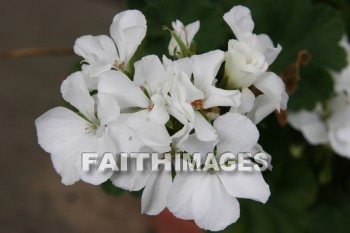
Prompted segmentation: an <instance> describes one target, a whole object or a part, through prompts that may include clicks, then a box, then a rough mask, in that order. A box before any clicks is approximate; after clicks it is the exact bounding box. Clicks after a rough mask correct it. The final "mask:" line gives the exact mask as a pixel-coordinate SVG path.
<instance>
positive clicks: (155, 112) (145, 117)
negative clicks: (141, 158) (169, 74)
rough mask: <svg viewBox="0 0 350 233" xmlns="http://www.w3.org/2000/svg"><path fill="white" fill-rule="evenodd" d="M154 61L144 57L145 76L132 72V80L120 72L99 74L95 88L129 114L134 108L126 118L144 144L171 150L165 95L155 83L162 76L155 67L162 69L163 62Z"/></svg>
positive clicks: (160, 80)
mask: <svg viewBox="0 0 350 233" xmlns="http://www.w3.org/2000/svg"><path fill="white" fill-rule="evenodd" d="M157 60H158V61H159V59H158V58H157V57H155V56H149V57H146V58H144V59H143V62H146V63H147V64H148V65H152V66H150V67H151V69H150V67H148V73H147V74H148V75H147V74H146V73H144V76H142V77H140V78H139V77H138V75H135V82H133V81H131V80H130V79H129V78H128V77H127V76H126V75H125V74H124V73H122V72H120V71H106V72H105V73H103V74H102V75H101V81H100V83H99V86H98V91H99V93H102V94H106V95H110V96H113V97H114V98H115V99H116V100H117V101H118V103H119V105H120V108H121V109H122V110H123V111H129V112H131V113H132V112H134V111H135V110H137V112H134V113H132V114H131V116H130V117H129V119H128V122H127V124H128V127H129V128H131V129H132V130H133V131H134V132H135V135H136V137H137V138H138V139H139V140H141V141H142V142H144V144H145V145H147V146H149V147H151V148H152V149H154V150H155V151H157V152H167V151H170V143H171V139H170V135H169V133H168V132H167V130H166V126H165V124H166V123H167V121H168V120H169V114H168V113H167V111H166V108H165V100H164V97H163V95H162V93H161V92H160V90H158V82H163V81H164V80H162V79H164V78H165V77H164V76H163V75H160V76H158V74H157V72H158V71H159V70H158V69H163V70H164V68H162V67H163V66H162V64H161V63H160V62H159V63H158V62H157ZM158 65H160V67H159V66H158ZM135 66H136V65H135ZM135 74H137V73H135ZM141 78H144V82H146V83H147V88H146V90H149V92H148V95H146V94H145V93H144V91H143V89H142V88H141V87H139V86H137V83H139V82H141V80H140V79H141Z"/></svg>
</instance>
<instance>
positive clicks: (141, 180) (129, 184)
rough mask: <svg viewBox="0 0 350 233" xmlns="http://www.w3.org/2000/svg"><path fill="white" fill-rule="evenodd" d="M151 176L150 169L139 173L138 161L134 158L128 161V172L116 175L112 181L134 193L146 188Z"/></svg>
mask: <svg viewBox="0 0 350 233" xmlns="http://www.w3.org/2000/svg"><path fill="white" fill-rule="evenodd" d="M144 163H146V161H144ZM150 176H151V171H150V170H149V169H144V170H143V171H137V170H136V159H134V158H132V159H129V160H128V170H127V171H120V172H117V173H114V175H112V177H111V178H110V180H111V181H112V183H113V184H114V185H115V186H117V187H119V188H122V189H125V190H128V191H132V192H133V191H139V190H141V189H142V188H144V187H145V185H146V184H147V181H148V180H149V178H150Z"/></svg>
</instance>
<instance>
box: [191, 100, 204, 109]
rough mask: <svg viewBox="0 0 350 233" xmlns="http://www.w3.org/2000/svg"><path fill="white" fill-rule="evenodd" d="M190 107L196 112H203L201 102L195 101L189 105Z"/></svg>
mask: <svg viewBox="0 0 350 233" xmlns="http://www.w3.org/2000/svg"><path fill="white" fill-rule="evenodd" d="M191 105H192V107H193V108H194V109H196V110H203V103H202V100H195V101H193V102H192V103H191Z"/></svg>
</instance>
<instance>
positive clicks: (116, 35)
mask: <svg viewBox="0 0 350 233" xmlns="http://www.w3.org/2000/svg"><path fill="white" fill-rule="evenodd" d="M146 23H147V22H146V18H145V16H144V15H143V14H142V13H141V12H140V11H138V10H126V11H123V12H121V13H119V14H117V15H116V16H115V17H114V19H113V23H112V25H111V27H110V32H111V36H112V38H113V40H114V41H115V43H116V44H117V48H118V52H119V58H120V59H121V61H123V62H125V65H127V64H128V63H129V61H130V59H131V58H132V56H133V55H134V54H135V52H136V49H137V47H138V46H139V45H140V44H141V42H142V40H143V38H144V37H145V35H146V30H147V25H146Z"/></svg>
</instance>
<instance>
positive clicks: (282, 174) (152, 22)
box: [0, 0, 350, 233]
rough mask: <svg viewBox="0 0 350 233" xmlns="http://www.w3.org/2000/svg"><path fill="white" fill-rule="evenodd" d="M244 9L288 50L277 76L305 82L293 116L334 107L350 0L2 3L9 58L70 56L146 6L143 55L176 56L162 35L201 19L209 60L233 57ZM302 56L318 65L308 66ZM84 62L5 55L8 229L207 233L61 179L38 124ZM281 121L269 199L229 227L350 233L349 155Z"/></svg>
mask: <svg viewBox="0 0 350 233" xmlns="http://www.w3.org/2000/svg"><path fill="white" fill-rule="evenodd" d="M237 4H244V5H247V6H248V7H249V8H250V9H251V10H252V16H253V19H254V21H255V24H256V25H255V26H256V27H255V30H254V32H256V33H266V34H268V35H269V36H271V38H272V40H273V41H274V43H275V44H277V43H280V44H281V45H282V47H283V50H282V53H281V54H280V55H279V57H278V58H277V60H276V61H275V63H274V64H273V65H272V66H271V67H270V68H271V70H272V71H274V72H276V73H277V74H280V76H281V77H285V76H288V75H290V71H292V77H291V78H292V79H291V80H289V81H293V78H296V77H297V76H298V77H299V76H300V77H301V80H300V82H299V83H298V88H297V90H296V92H295V93H293V94H294V95H293V96H292V97H291V99H290V102H289V109H291V110H293V111H299V110H301V109H308V110H312V109H313V108H314V107H315V105H316V104H317V103H318V102H323V101H327V100H328V99H329V98H330V97H331V96H332V95H333V85H334V84H333V80H332V78H331V77H330V75H329V70H335V71H341V70H342V69H343V68H344V67H346V66H347V61H346V53H345V51H344V50H343V49H342V48H341V47H340V46H339V41H340V39H341V38H342V36H343V35H345V34H347V33H348V32H349V31H350V26H349V25H350V24H349V22H350V21H349V19H350V1H348V0H313V1H312V0H191V1H188V0H167V1H164V0H128V1H122V0H74V1H69V0H61V1H53V0H31V1H26V0H11V1H5V0H2V1H0V17H1V20H0V52H5V51H11V50H14V49H18V48H29V47H39V48H45V47H47V48H62V49H64V50H66V49H68V50H69V49H71V48H72V46H73V44H74V41H75V39H76V38H78V37H79V36H82V35H88V34H91V35H99V34H108V33H109V26H110V23H111V21H112V19H113V16H114V15H115V14H116V13H118V12H120V11H121V10H123V9H126V8H127V7H128V8H136V9H140V10H141V11H142V12H143V13H144V14H145V16H146V18H147V21H148V32H147V33H148V34H147V36H148V37H147V39H146V40H145V41H144V43H143V44H142V45H141V46H140V49H139V53H138V54H137V56H142V55H145V54H151V53H155V54H157V55H161V54H163V53H167V45H168V42H169V39H170V35H169V33H167V32H164V31H162V30H161V28H162V26H163V25H167V26H169V27H170V26H171V22H172V21H174V20H176V19H180V20H181V21H182V22H183V23H184V24H185V25H186V24H188V23H191V22H193V21H195V20H197V19H200V21H201V29H200V31H199V33H198V35H197V37H196V38H195V39H196V42H197V47H198V49H197V51H198V52H199V53H203V52H206V51H209V50H212V49H222V50H226V49H227V41H228V40H229V39H231V38H233V34H232V32H231V30H230V29H229V27H228V26H227V25H225V23H224V21H223V20H222V15H223V14H224V13H225V12H227V11H228V10H229V9H231V7H233V6H234V5H237ZM304 53H306V54H308V55H309V56H310V57H311V60H310V62H308V64H305V66H304V65H301V66H300V67H299V65H300V64H299V63H300V60H299V56H300V55H303V54H304ZM300 59H301V58H300ZM79 60H80V58H78V57H77V56H75V55H62V56H38V57H25V58H13V59H10V58H2V57H0V79H1V82H0V101H1V105H0V106H1V110H0V122H1V127H0V128H1V134H0V149H1V162H0V164H1V165H0V166H1V169H0V233H44V232H45V233H46V232H50V233H51V232H53V233H56V232H57V233H61V232H65V233H96V232H104V233H112V232H115V233H118V232H121V233H143V232H144V233H151V232H166V233H175V232H181V233H182V232H201V231H199V230H198V229H196V228H195V227H193V225H192V224H191V222H185V223H184V222H181V221H177V220H174V219H172V218H171V216H170V214H168V213H166V212H165V213H163V214H162V215H160V216H159V217H148V216H145V215H141V214H140V200H139V198H136V197H134V196H132V195H131V194H129V193H128V192H124V193H122V194H119V192H118V195H116V196H113V195H110V194H108V193H107V192H105V191H103V190H102V188H101V187H99V186H92V185H90V184H85V183H83V182H79V183H77V184H75V185H73V186H64V185H63V184H62V183H61V181H60V177H59V175H58V174H57V173H56V172H55V170H54V169H53V166H52V163H51V159H50V156H49V155H48V154H47V153H45V152H44V151H43V150H42V149H41V148H40V147H39V145H38V144H37V137H36V131H35V126H34V120H35V119H36V118H37V117H39V116H40V115H41V114H43V113H44V112H46V111H47V110H49V109H51V108H53V107H56V106H59V105H61V104H62V100H61V95H60V91H59V89H60V84H61V82H62V80H63V79H64V78H65V77H66V76H67V75H68V74H70V73H71V72H72V70H73V69H74V64H76V63H77V62H78V61H79ZM296 64H299V65H298V67H296ZM290 68H292V70H290ZM295 69H297V71H296V70H295ZM293 72H294V73H293ZM293 75H294V76H293ZM289 78H290V77H289ZM349 78H350V77H349ZM287 81H288V80H287ZM294 81H295V80H294ZM349 119H350V116H349ZM283 120H285V119H283V117H281V116H277V117H276V115H275V114H272V115H271V116H270V117H269V118H267V119H266V120H265V121H263V122H262V123H261V124H260V125H259V130H260V132H261V140H260V143H261V144H262V145H263V148H264V149H265V150H266V151H267V152H269V153H270V154H271V155H272V156H273V161H272V164H273V166H274V170H273V171H272V172H270V173H267V174H264V176H265V179H266V180H267V183H268V184H269V185H270V188H271V192H272V195H271V198H270V200H269V202H268V203H267V204H266V205H262V204H260V203H256V202H253V201H249V200H240V203H241V218H240V219H239V221H238V222H237V223H236V224H234V225H233V226H231V227H229V228H228V229H227V230H226V231H225V232H226V233H300V232H305V233H306V232H308V233H326V232H327V233H328V232H333V233H348V232H350V225H349V221H348V220H349V219H350V163H349V159H346V158H343V157H340V156H338V155H336V154H335V153H334V152H333V151H332V150H331V149H330V148H329V147H327V146H323V145H321V146H310V145H309V144H308V142H307V141H306V140H305V139H304V138H303V136H302V134H300V133H299V132H297V131H295V130H293V129H292V128H291V127H290V126H287V125H285V124H283ZM284 123H285V122H284ZM105 188H107V189H109V188H110V187H109V186H108V185H107V186H105ZM110 191H112V193H113V192H117V191H118V190H110ZM182 226H185V227H183V228H181V227H182ZM164 229H165V230H164Z"/></svg>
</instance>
